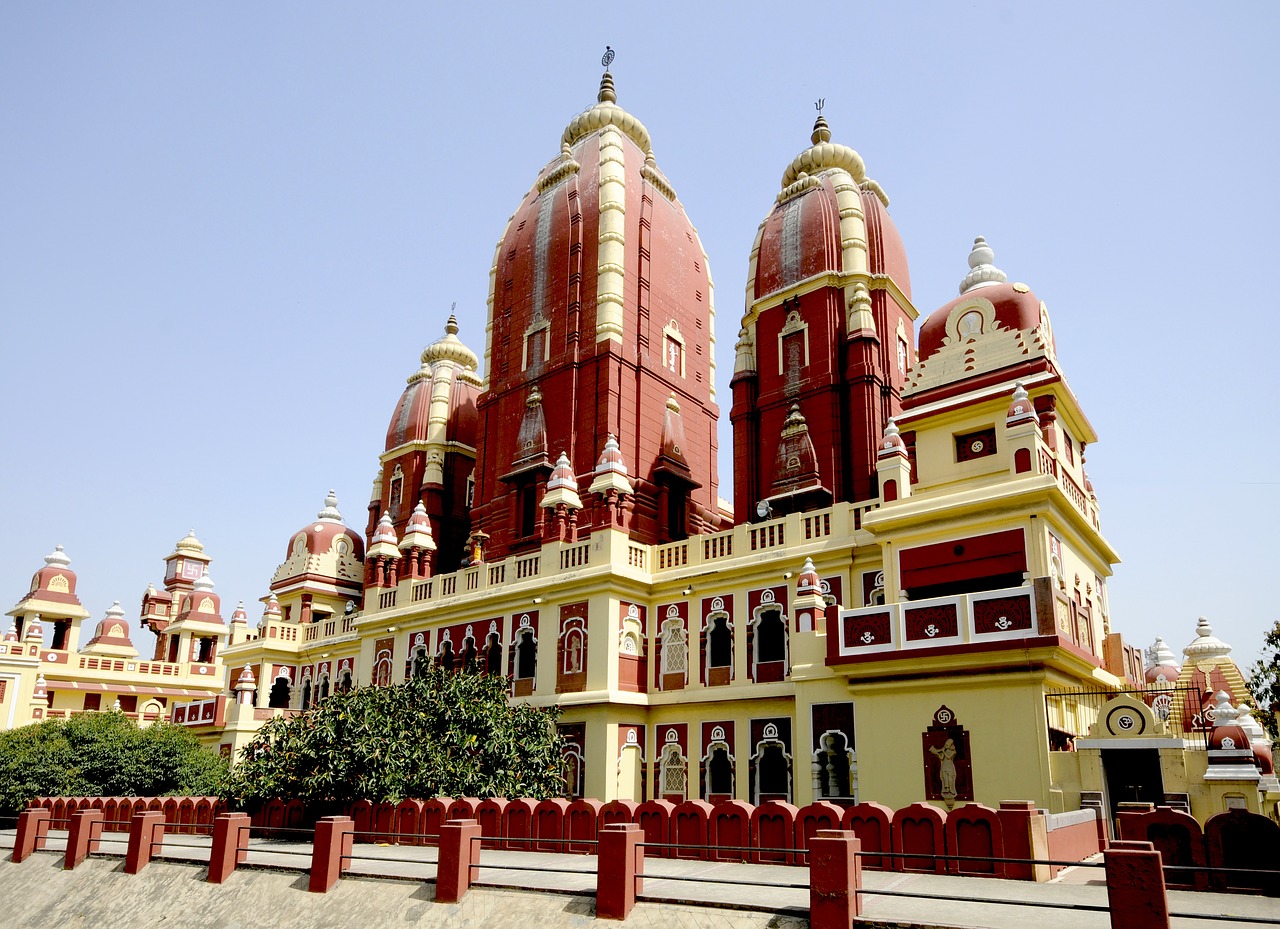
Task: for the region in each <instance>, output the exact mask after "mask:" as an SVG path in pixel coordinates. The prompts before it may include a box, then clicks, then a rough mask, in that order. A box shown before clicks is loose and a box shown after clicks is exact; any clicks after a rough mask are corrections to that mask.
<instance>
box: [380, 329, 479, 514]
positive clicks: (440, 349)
mask: <svg viewBox="0 0 1280 929" xmlns="http://www.w3.org/2000/svg"><path fill="white" fill-rule="evenodd" d="M479 365H480V362H479V359H477V358H476V353H475V352H473V351H472V350H471V349H469V348H468V347H467V346H466V345H464V344H463V342H462V340H461V339H459V338H458V320H457V317H455V316H453V315H450V316H449V321H448V322H447V323H446V324H445V334H444V336H442V337H441V338H439V339H437V340H436V341H434V342H432V343H431V344H430V345H428V346H427V347H426V348H424V349H423V350H422V357H421V367H419V368H418V370H417V371H415V372H414V373H413V374H411V375H409V377H408V378H407V379H406V383H405V388H404V391H403V393H401V394H400V401H399V402H398V403H397V404H396V408H395V412H394V413H392V414H391V422H390V423H388V425H387V436H386V443H385V446H384V450H385V451H391V449H393V448H399V447H400V446H402V445H405V444H407V443H409V442H425V441H427V440H428V439H429V438H430V437H431V436H430V435H429V433H430V432H431V403H432V398H433V396H435V395H436V394H437V391H436V389H435V385H436V384H437V382H439V381H442V380H443V381H447V382H449V387H448V397H449V411H450V412H449V416H450V423H449V425H448V427H447V431H448V438H453V439H457V440H458V441H461V442H464V443H465V444H467V445H471V444H474V431H475V411H474V409H473V408H472V406H471V402H472V401H473V399H474V394H475V391H476V390H478V389H479V387H480V384H481V380H480V376H479V374H478V373H477V372H478V369H479ZM378 473H379V477H381V470H380V471H379V472H378ZM377 482H378V481H377V479H375V483H377ZM375 493H376V495H377V496H381V493H382V491H381V487H378V488H376V491H375Z"/></svg>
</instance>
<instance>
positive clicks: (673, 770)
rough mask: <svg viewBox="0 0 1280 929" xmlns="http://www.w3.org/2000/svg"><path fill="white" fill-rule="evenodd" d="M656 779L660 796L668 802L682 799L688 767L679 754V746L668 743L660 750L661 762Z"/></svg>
mask: <svg viewBox="0 0 1280 929" xmlns="http://www.w3.org/2000/svg"><path fill="white" fill-rule="evenodd" d="M658 772H659V773H658V777H659V784H660V785H661V795H662V796H663V797H664V798H665V799H668V800H670V799H671V798H672V797H679V798H680V799H681V800H683V799H684V795H685V783H686V780H687V773H688V765H687V763H686V762H685V760H684V756H683V755H681V754H680V746H679V745H678V744H677V743H675V742H668V743H667V744H666V745H665V746H664V747H663V749H662V760H661V761H660V762H659V763H658Z"/></svg>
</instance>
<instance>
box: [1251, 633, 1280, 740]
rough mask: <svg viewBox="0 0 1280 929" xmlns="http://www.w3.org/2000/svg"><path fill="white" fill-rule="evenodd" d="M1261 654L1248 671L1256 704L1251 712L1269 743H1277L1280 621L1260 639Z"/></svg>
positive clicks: (1279, 712)
mask: <svg viewBox="0 0 1280 929" xmlns="http://www.w3.org/2000/svg"><path fill="white" fill-rule="evenodd" d="M1260 654H1261V657H1260V658H1259V659H1258V660H1257V661H1256V662H1254V665H1253V667H1252V668H1250V669H1249V670H1250V673H1249V689H1250V690H1252V691H1253V696H1254V700H1255V701H1256V702H1257V704H1258V709H1257V712H1255V713H1254V714H1253V715H1254V717H1255V718H1256V719H1257V720H1258V722H1260V723H1261V724H1262V726H1263V728H1264V729H1266V730H1267V735H1268V736H1269V737H1270V738H1271V744H1272V745H1280V620H1277V621H1276V624H1275V625H1274V626H1272V627H1271V630H1270V631H1269V632H1268V633H1267V634H1266V637H1265V638H1264V639H1263V640H1262V650H1261V653H1260Z"/></svg>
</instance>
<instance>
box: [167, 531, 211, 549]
mask: <svg viewBox="0 0 1280 929" xmlns="http://www.w3.org/2000/svg"><path fill="white" fill-rule="evenodd" d="M173 548H174V551H178V552H191V553H194V554H197V555H199V554H202V553H203V552H204V545H203V544H201V542H200V540H199V539H197V538H196V531H195V530H194V529H190V530H188V531H187V534H186V536H185V537H183V538H181V539H179V540H178V542H177V544H176V545H174V547H173Z"/></svg>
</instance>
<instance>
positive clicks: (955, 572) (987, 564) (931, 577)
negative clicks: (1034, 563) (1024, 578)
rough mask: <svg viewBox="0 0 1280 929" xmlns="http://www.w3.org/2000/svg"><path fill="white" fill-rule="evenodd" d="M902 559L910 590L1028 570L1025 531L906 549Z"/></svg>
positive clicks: (903, 573)
mask: <svg viewBox="0 0 1280 929" xmlns="http://www.w3.org/2000/svg"><path fill="white" fill-rule="evenodd" d="M898 559H899V564H900V565H901V568H902V586H903V588H904V589H907V590H910V589H911V588H913V587H932V586H933V585H935V584H950V583H954V582H956V581H964V580H971V579H973V578H980V577H991V576H993V575H997V574H1021V573H1022V572H1024V571H1026V570H1027V552H1026V543H1025V542H1024V539H1023V532H1022V530H1021V529H1008V530H1005V531H1004V532H993V533H990V534H988V535H980V536H972V537H970V538H966V539H956V540H954V541H951V542H938V543H936V544H934V545H921V546H919V547H917V548H908V549H903V550H902V552H900V553H899V555H898Z"/></svg>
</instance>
